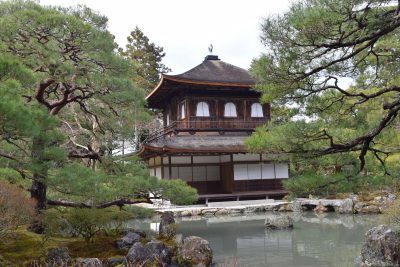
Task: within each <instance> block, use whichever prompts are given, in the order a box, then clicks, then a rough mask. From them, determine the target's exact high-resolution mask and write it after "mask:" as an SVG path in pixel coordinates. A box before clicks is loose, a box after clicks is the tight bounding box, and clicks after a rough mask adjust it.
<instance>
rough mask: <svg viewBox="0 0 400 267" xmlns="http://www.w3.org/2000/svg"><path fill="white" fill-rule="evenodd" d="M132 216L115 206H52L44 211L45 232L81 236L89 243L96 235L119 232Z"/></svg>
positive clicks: (47, 233) (49, 234)
mask: <svg viewBox="0 0 400 267" xmlns="http://www.w3.org/2000/svg"><path fill="white" fill-rule="evenodd" d="M140 210H141V211H142V209H140ZM142 212H143V211H142ZM134 218H135V216H134V214H132V213H131V212H128V211H119V210H117V208H107V209H96V208H92V209H86V208H84V209H80V208H53V209H49V210H47V211H46V213H45V219H44V222H45V228H46V229H45V233H46V235H47V236H52V235H61V236H72V237H83V238H84V239H85V241H86V242H88V243H90V242H91V241H93V238H94V237H95V236H96V235H99V234H105V235H112V234H118V233H120V231H121V229H124V228H125V227H126V226H127V221H129V220H130V219H134Z"/></svg>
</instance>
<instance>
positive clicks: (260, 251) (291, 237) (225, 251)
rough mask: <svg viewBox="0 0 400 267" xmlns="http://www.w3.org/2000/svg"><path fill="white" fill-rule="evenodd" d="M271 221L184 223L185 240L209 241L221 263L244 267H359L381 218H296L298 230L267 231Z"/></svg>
mask: <svg viewBox="0 0 400 267" xmlns="http://www.w3.org/2000/svg"><path fill="white" fill-rule="evenodd" d="M266 216H273V215H265V214H262V215H248V216H235V217H212V218H209V219H198V220H195V219H189V220H184V221H179V222H178V224H179V227H178V229H179V230H178V231H179V232H181V233H183V234H184V236H188V235H198V236H201V237H203V238H205V239H207V240H208V241H209V242H210V244H211V246H212V248H213V251H214V260H215V261H216V262H218V263H221V262H232V261H233V260H234V259H236V260H237V262H238V263H239V266H279V267H283V266H304V267H305V266H340V267H346V266H355V258H356V256H357V255H358V254H359V253H360V250H361V244H362V241H363V237H364V233H365V232H366V231H367V230H368V229H369V228H370V227H371V226H372V225H373V224H374V221H375V219H376V218H371V217H364V216H344V215H343V216H337V215H336V214H329V215H328V216H326V217H320V218H319V217H317V216H316V215H314V214H311V213H307V214H303V215H302V216H297V217H295V227H294V229H293V230H273V231H271V230H266V229H265V227H264V222H265V218H266Z"/></svg>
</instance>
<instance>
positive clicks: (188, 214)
mask: <svg viewBox="0 0 400 267" xmlns="http://www.w3.org/2000/svg"><path fill="white" fill-rule="evenodd" d="M179 215H180V216H181V217H189V216H192V213H191V212H190V210H184V211H182V212H181V213H180V214H179Z"/></svg>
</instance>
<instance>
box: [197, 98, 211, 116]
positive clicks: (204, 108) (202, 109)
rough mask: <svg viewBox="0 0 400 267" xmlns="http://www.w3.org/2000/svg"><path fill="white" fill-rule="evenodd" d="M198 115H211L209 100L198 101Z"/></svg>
mask: <svg viewBox="0 0 400 267" xmlns="http://www.w3.org/2000/svg"><path fill="white" fill-rule="evenodd" d="M196 116H197V117H210V110H209V108H208V104H207V102H199V103H197V109H196Z"/></svg>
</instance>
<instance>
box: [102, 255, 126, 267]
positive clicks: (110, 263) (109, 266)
mask: <svg viewBox="0 0 400 267" xmlns="http://www.w3.org/2000/svg"><path fill="white" fill-rule="evenodd" d="M126 264H127V263H126V259H125V258H122V257H121V258H108V259H106V260H105V261H104V262H103V266H104V267H116V266H125V265H126Z"/></svg>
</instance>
